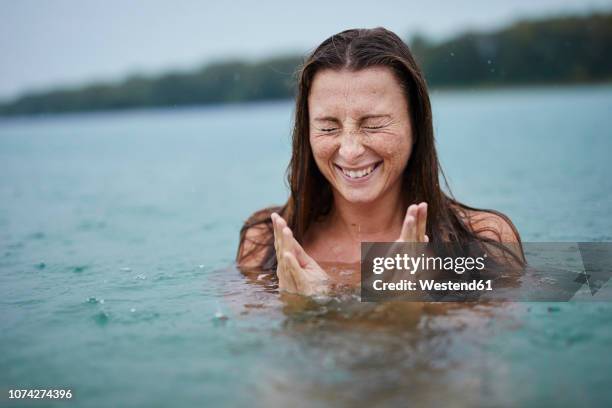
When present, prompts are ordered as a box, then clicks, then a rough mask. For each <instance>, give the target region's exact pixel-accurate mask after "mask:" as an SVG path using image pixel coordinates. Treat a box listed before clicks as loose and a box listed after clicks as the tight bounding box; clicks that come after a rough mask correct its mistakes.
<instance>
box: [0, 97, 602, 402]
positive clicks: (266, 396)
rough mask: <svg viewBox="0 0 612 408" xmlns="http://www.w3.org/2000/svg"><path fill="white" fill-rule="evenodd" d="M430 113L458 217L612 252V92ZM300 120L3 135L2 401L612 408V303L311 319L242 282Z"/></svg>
mask: <svg viewBox="0 0 612 408" xmlns="http://www.w3.org/2000/svg"><path fill="white" fill-rule="evenodd" d="M432 96H433V106H434V118H435V128H436V134H437V143H438V148H439V152H440V156H441V161H442V165H443V167H444V169H445V171H446V174H447V176H448V178H449V180H450V184H451V187H452V189H453V191H454V193H455V195H456V196H457V198H459V199H460V200H462V201H464V202H466V203H467V204H470V205H474V206H478V207H490V208H496V209H498V210H501V211H503V212H505V213H506V214H508V215H509V216H510V217H511V218H512V219H513V220H514V222H515V223H516V225H517V227H518V228H519V231H520V232H521V234H522V236H523V239H524V240H525V241H542V242H544V241H553V242H554V241H610V240H612V217H611V216H610V210H612V181H611V179H610V171H609V170H608V165H607V161H608V156H609V155H610V152H612V134H611V133H610V132H611V131H610V129H611V128H612V126H611V125H612V119H611V117H610V108H611V107H612V87H609V86H606V87H575V88H574V87H572V88H545V89H515V90H486V91H453V92H451V91H445V92H434V93H433V95H432ZM291 113H292V105H291V103H290V102H279V103H269V104H255V105H235V106H227V107H214V108H194V109H180V110H174V109H166V110H158V111H135V112H125V113H100V114H87V115H74V116H57V117H48V118H34V119H11V120H2V121H0V174H1V178H0V304H1V317H0V351H1V353H0V389H1V392H2V399H0V404H4V405H13V403H14V401H12V402H11V401H8V400H7V399H6V396H7V389H10V388H71V389H72V390H73V395H74V398H73V400H72V401H71V402H70V405H69V404H68V403H65V404H62V403H58V404H56V405H58V406H61V405H69V406H83V407H89V406H91V407H94V406H124V407H131V406H148V407H165V406H170V405H176V406H243V405H246V404H250V405H254V406H287V405H290V406H293V407H301V406H313V405H314V406H328V405H332V406H354V405H355V404H356V403H361V404H364V403H366V404H370V405H377V406H394V405H402V406H405V405H406V404H409V403H410V404H414V405H417V406H420V405H428V404H436V405H439V404H446V405H449V404H450V405H452V406H458V407H461V406H473V405H481V406H482V405H484V406H516V405H523V406H542V405H552V406H572V405H581V406H582V405H591V406H604V405H609V404H610V403H612V392H611V391H610V388H609V383H610V379H611V376H610V372H612V360H611V359H610V358H609V356H608V354H609V350H610V347H611V346H612V329H611V328H610V327H612V306H611V305H610V304H609V303H558V304H525V303H521V304H511V305H506V306H496V307H493V306H476V307H474V306H458V307H451V308H448V307H445V308H442V307H427V308H425V309H423V308H420V307H418V305H414V304H413V305H409V306H404V307H403V308H402V307H400V306H399V305H397V306H393V305H391V306H388V307H380V306H376V305H364V304H360V303H359V302H358V301H357V300H355V299H341V300H337V301H332V302H330V303H328V304H326V305H315V304H308V303H305V302H300V300H299V299H294V298H289V299H281V298H279V295H278V294H277V293H276V292H275V290H274V286H273V285H272V284H271V283H270V282H266V281H265V280H260V281H257V280H256V278H249V279H247V278H245V277H243V276H242V275H240V274H239V273H238V272H237V270H236V269H235V268H234V267H233V266H232V261H233V257H234V253H235V249H236V244H237V237H238V230H239V228H240V226H241V223H242V222H243V220H244V219H245V218H246V217H247V216H248V215H249V214H250V213H251V212H253V211H254V210H256V209H258V208H261V207H263V206H267V205H271V204H280V203H282V202H283V201H284V200H285V198H286V194H287V191H286V187H285V183H284V170H285V166H286V164H287V161H288V158H289V148H290V146H289V142H288V134H289V129H290V126H291ZM48 404H49V405H51V406H53V405H54V404H53V403H51V402H49V403H48ZM20 405H23V404H20ZM36 406H41V404H36Z"/></svg>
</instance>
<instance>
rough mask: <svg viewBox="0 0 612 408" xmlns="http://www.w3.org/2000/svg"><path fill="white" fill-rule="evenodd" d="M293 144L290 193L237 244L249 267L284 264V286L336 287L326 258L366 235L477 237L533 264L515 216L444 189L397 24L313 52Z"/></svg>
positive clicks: (344, 35) (354, 249)
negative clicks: (466, 201) (483, 207)
mask: <svg viewBox="0 0 612 408" xmlns="http://www.w3.org/2000/svg"><path fill="white" fill-rule="evenodd" d="M292 144H293V152H292V157H291V161H290V163H289V167H288V172H287V173H288V182H289V186H290V189H291V192H290V196H289V199H288V201H287V203H286V204H285V205H284V206H282V207H277V208H267V209H263V210H260V211H258V212H256V213H255V214H253V215H252V216H251V217H250V218H249V220H247V222H246V223H245V224H244V226H243V227H242V230H241V231H240V245H239V247H238V253H237V263H238V265H239V267H240V268H241V269H243V270H246V269H250V268H256V269H259V270H270V271H275V272H276V275H277V277H278V282H279V288H280V289H281V290H285V291H288V292H296V293H301V294H305V295H313V294H318V293H325V292H328V291H329V290H330V288H331V287H333V285H334V284H335V283H337V282H339V281H340V280H341V278H340V276H339V275H338V274H335V275H334V272H333V271H335V270H336V269H335V268H327V270H325V268H323V267H322V265H324V264H327V263H329V262H332V263H344V264H352V265H357V264H358V263H359V260H360V243H361V242H362V241H368V242H393V241H408V242H429V241H431V242H433V243H439V242H456V243H465V242H479V243H482V244H483V245H484V246H483V247H485V246H486V248H489V249H487V250H488V251H489V252H490V251H491V249H490V248H497V250H498V251H500V252H503V253H504V254H505V255H509V256H510V257H511V258H513V259H514V260H515V261H516V262H519V263H522V262H524V256H523V252H522V249H521V246H520V237H519V234H518V232H517V230H516V228H515V227H514V225H513V224H512V222H511V221H510V219H508V217H506V216H505V215H503V214H501V213H499V212H497V211H493V210H480V209H475V208H472V207H468V206H466V205H464V204H462V203H460V202H458V201H456V200H455V199H454V198H452V196H451V195H449V194H446V193H445V192H444V191H443V190H442V189H441V186H440V183H439V176H442V177H444V176H443V174H442V171H441V169H440V166H439V163H438V158H437V154H436V149H435V144H434V135H433V126H432V114H431V107H430V102H429V96H428V92H427V87H426V84H425V79H424V78H423V74H422V73H421V70H420V69H419V67H418V66H417V64H416V62H415V60H414V58H413V57H412V54H411V53H410V50H409V49H408V47H407V46H406V44H404V42H403V41H402V40H401V39H400V38H399V37H398V36H397V35H395V34H394V33H392V32H390V31H388V30H386V29H384V28H375V29H353V30H347V31H343V32H341V33H339V34H336V35H333V36H332V37H330V38H328V39H327V40H325V41H324V42H323V43H322V44H321V45H320V46H319V47H317V48H316V49H315V50H314V51H313V52H312V54H311V55H310V56H309V57H308V58H307V59H306V61H305V63H304V65H303V67H302V69H301V71H300V73H299V78H298V89H297V97H296V109H295V126H294V129H293V142H292ZM504 243H515V244H516V246H517V247H518V250H514V251H512V250H509V249H508V247H507V246H506V245H502V244H504Z"/></svg>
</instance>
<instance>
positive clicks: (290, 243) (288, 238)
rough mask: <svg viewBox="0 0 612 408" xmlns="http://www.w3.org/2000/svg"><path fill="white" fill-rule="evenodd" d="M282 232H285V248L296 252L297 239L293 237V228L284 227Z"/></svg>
mask: <svg viewBox="0 0 612 408" xmlns="http://www.w3.org/2000/svg"><path fill="white" fill-rule="evenodd" d="M282 234H283V245H284V248H283V249H284V250H285V251H288V252H294V251H295V245H294V243H295V242H296V241H295V239H294V238H293V233H292V232H291V228H289V227H284V228H283V231H282Z"/></svg>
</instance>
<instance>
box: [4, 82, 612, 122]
mask: <svg viewBox="0 0 612 408" xmlns="http://www.w3.org/2000/svg"><path fill="white" fill-rule="evenodd" d="M572 88H574V89H585V90H588V89H600V88H612V81H607V82H601V83H588V84H585V83H583V84H537V85H535V84H534V85H516V86H478V87H443V88H432V89H430V96H431V97H432V99H435V97H436V95H437V94H446V93H457V94H469V93H472V92H473V93H482V92H487V93H488V92H512V91H519V92H520V91H526V92H531V91H533V92H537V91H555V90H559V91H563V90H568V89H572ZM293 102H294V100H293V98H282V99H269V100H256V101H236V102H227V103H211V104H199V105H197V104H195V105H168V106H152V107H142V106H140V107H138V106H135V107H131V108H123V109H114V110H113V109H107V110H89V111H76V112H54V113H37V114H24V115H10V116H1V115H0V124H2V123H9V122H20V121H22V120H36V119H40V120H45V119H63V118H73V117H74V118H86V117H97V116H105V115H109V116H112V115H118V114H125V115H134V114H144V115H148V114H155V113H158V114H164V113H172V112H179V111H180V112H182V113H189V111H202V110H206V111H208V110H216V109H226V108H228V109H231V108H240V107H251V108H259V107H263V106H266V105H268V106H270V105H283V104H290V103H293Z"/></svg>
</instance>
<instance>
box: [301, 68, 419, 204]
mask: <svg viewBox="0 0 612 408" xmlns="http://www.w3.org/2000/svg"><path fill="white" fill-rule="evenodd" d="M308 112H309V125H310V145H311V147H312V153H313V155H314V159H315V161H316V163H317V166H318V167H319V170H320V171H321V173H322V174H323V175H324V176H325V178H326V179H327V180H328V181H329V183H330V184H331V186H332V188H333V190H334V195H336V194H340V195H341V196H342V197H343V198H344V199H345V200H347V201H349V202H352V203H369V202H373V201H375V200H377V199H379V198H381V197H382V196H383V195H385V194H386V193H388V192H390V191H394V190H396V191H399V189H401V175H402V173H403V171H404V168H405V167H406V164H407V162H408V158H409V157H410V153H411V151H412V140H413V139H412V131H411V125H410V115H409V113H408V105H407V101H406V98H405V96H404V93H403V91H402V88H401V86H400V84H399V82H398V81H397V79H396V78H395V76H394V74H393V72H392V71H391V69H390V68H387V67H371V68H366V69H363V70H359V71H349V70H339V71H338V70H331V69H325V70H322V71H319V72H318V73H316V74H315V77H314V80H313V83H312V86H311V89H310V94H309V96H308Z"/></svg>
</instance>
